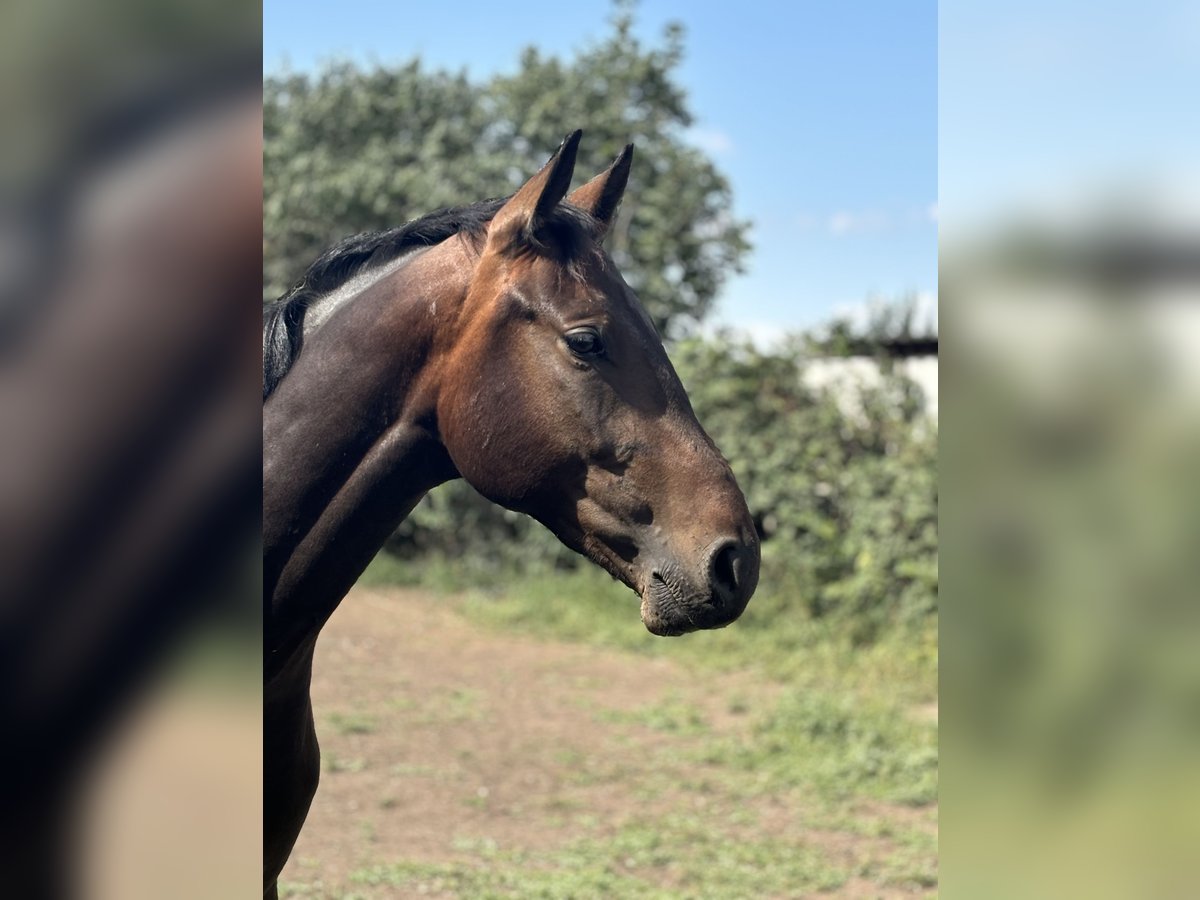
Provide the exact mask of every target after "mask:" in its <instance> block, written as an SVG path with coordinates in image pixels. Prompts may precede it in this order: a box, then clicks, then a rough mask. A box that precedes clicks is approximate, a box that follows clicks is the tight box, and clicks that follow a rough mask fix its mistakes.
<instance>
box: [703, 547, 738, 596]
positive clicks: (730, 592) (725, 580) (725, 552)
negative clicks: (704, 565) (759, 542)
mask: <svg viewBox="0 0 1200 900" xmlns="http://www.w3.org/2000/svg"><path fill="white" fill-rule="evenodd" d="M737 561H738V545H737V543H736V542H734V541H728V542H726V543H725V544H723V545H721V546H720V547H718V548H717V550H716V552H715V553H713V555H712V560H711V562H709V569H710V574H711V577H712V584H713V587H714V588H715V589H716V593H717V594H718V596H720V598H721V599H722V600H730V599H732V598H733V597H736V596H737V593H738V576H737V565H736V564H737Z"/></svg>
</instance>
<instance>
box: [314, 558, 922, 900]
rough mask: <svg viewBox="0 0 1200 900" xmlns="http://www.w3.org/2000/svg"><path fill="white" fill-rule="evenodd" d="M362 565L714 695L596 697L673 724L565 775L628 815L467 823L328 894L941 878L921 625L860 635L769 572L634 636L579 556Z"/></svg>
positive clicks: (719, 887) (618, 732) (497, 622)
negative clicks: (736, 597) (487, 570)
mask: <svg viewBox="0 0 1200 900" xmlns="http://www.w3.org/2000/svg"><path fill="white" fill-rule="evenodd" d="M494 578H495V576H493V579H494ZM364 581H365V582H366V583H368V584H373V585H376V586H384V585H389V584H390V585H396V584H403V585H410V586H419V587H422V588H425V589H432V590H435V591H438V592H440V593H443V594H445V595H446V596H445V597H443V599H442V602H447V603H450V604H452V605H453V607H454V608H455V609H456V610H457V611H458V612H460V613H461V614H463V615H464V616H466V617H467V618H468V619H470V620H471V621H473V622H475V623H478V624H481V625H484V626H486V627H489V628H495V629H500V630H506V631H514V632H518V633H521V634H525V635H537V636H541V637H544V638H546V639H552V640H566V641H576V642H582V643H587V644H591V645H599V646H603V647H609V648H613V649H616V650H619V651H623V652H631V653H635V654H638V655H642V656H647V657H653V658H664V659H669V660H671V661H672V662H673V663H675V664H678V665H679V666H681V667H683V668H684V669H685V670H688V671H691V672H694V673H695V676H696V682H697V684H701V685H709V686H710V688H709V689H708V690H711V691H715V695H714V696H712V698H711V702H709V703H707V705H705V706H703V708H702V706H701V704H700V703H699V700H700V699H707V696H706V695H705V694H700V695H699V696H698V697H697V696H695V695H692V694H685V693H678V692H677V693H671V694H669V695H668V696H667V697H666V698H665V699H660V700H659V701H657V702H655V703H648V704H646V705H645V706H643V707H639V708H636V709H633V710H628V709H626V710H615V709H599V710H597V711H596V712H595V715H596V717H597V719H598V720H599V721H602V722H606V723H611V725H612V726H613V728H614V738H613V739H614V740H638V738H637V735H638V733H639V730H641V732H642V733H644V730H645V729H649V730H651V731H653V732H658V733H660V734H664V735H669V736H670V740H668V741H666V742H663V741H659V742H658V743H656V744H653V745H652V746H649V747H648V749H647V750H646V753H647V754H648V755H647V757H646V759H645V764H644V768H643V769H640V770H638V771H629V770H622V771H618V770H617V769H614V768H612V767H611V766H607V765H606V763H605V760H604V759H603V757H600V756H598V757H597V758H595V759H592V758H589V759H588V760H586V761H584V760H580V761H579V762H580V764H579V767H578V775H577V778H576V781H578V782H579V783H580V784H583V785H590V784H611V785H613V788H614V789H618V790H620V791H622V792H624V793H625V794H626V795H627V796H629V797H630V798H633V799H634V800H635V802H636V803H637V804H638V805H639V808H644V809H645V810H646V814H645V816H644V817H642V818H639V819H638V820H637V821H630V822H624V823H617V824H616V825H615V826H614V824H613V823H612V822H609V823H608V824H607V825H604V824H601V822H600V821H599V820H597V819H595V818H594V817H589V815H588V812H589V811H588V810H586V809H582V810H576V811H574V812H575V813H576V816H575V819H576V820H575V821H574V824H573V825H572V826H571V830H572V833H574V834H584V835H586V838H580V839H577V840H572V841H571V842H569V843H568V844H566V845H565V846H563V847H559V848H558V849H555V850H553V851H550V850H548V851H546V852H541V853H532V852H528V851H517V850H513V849H511V848H504V847H498V846H496V844H495V842H494V841H490V840H489V839H488V838H469V839H463V841H462V842H461V843H460V845H459V846H458V847H457V849H459V850H460V851H462V850H464V848H465V850H466V851H467V852H469V853H470V856H471V857H472V858H470V859H468V860H466V861H459V862H453V863H445V864H439V865H430V864H425V863H418V862H414V861H411V860H384V861H379V862H378V863H377V864H375V865H370V866H366V867H363V868H361V869H359V870H358V871H356V872H355V874H354V876H353V878H352V882H353V884H352V885H351V886H350V888H351V890H352V893H349V894H337V895H330V896H342V897H353V896H356V894H355V893H353V891H359V890H361V891H362V895H363V896H366V897H379V896H389V895H390V892H392V891H396V892H402V893H404V894H405V895H408V894H421V893H429V894H432V895H434V896H457V897H473V898H474V897H479V898H500V897H534V898H539V897H541V898H557V897H564V898H565V897H576V898H589V897H631V898H666V897H682V896H686V897H697V898H706V897H713V898H717V897H758V896H796V895H810V894H817V893H822V892H836V891H837V890H839V889H840V888H841V887H842V886H843V885H845V884H846V883H847V882H848V881H850V880H851V879H860V880H865V881H866V882H868V883H870V884H873V885H876V886H878V887H880V888H887V889H897V888H899V889H904V890H911V891H915V892H918V893H928V892H930V891H932V890H936V885H937V837H936V825H935V822H936V810H935V809H934V808H933V807H932V804H934V803H936V799H937V786H938V756H937V724H936V720H935V718H934V717H933V716H932V715H931V714H930V706H931V704H933V703H935V702H936V699H937V634H936V622H935V621H932V620H931V621H929V622H927V623H925V624H924V625H922V626H918V627H911V626H908V627H903V628H901V627H899V626H897V627H896V628H895V629H893V630H892V631H890V632H885V633H884V634H883V636H882V638H881V639H879V640H877V641H875V642H874V643H869V644H863V643H862V642H861V640H860V639H859V637H858V632H856V630H855V628H854V627H853V623H847V622H837V621H826V620H821V619H814V618H812V617H811V615H810V614H809V612H808V611H807V606H806V605H805V604H804V603H803V602H802V598H800V597H798V596H794V595H792V594H791V593H790V592H789V590H788V589H787V588H786V587H780V586H778V585H783V584H786V580H785V579H773V577H772V573H771V572H770V571H769V570H765V571H764V574H763V577H762V579H761V581H760V590H759V593H758V594H757V595H756V596H755V598H754V600H753V601H752V602H751V604H750V607H749V608H748V610H747V612H746V614H745V615H744V616H743V617H742V618H741V619H740V620H739V621H738V622H737V623H735V624H734V625H732V626H731V627H729V628H726V629H721V630H719V631H714V632H702V633H698V634H693V635H688V636H686V637H683V638H675V639H663V638H656V637H654V636H652V635H650V634H648V633H647V632H646V631H645V628H644V627H643V626H642V624H641V622H640V619H639V616H638V601H637V598H636V597H635V596H634V595H633V594H632V593H631V592H629V591H628V589H626V588H625V587H624V586H622V585H620V584H617V583H615V582H613V581H611V580H610V579H608V578H607V576H604V575H603V574H602V573H600V572H598V571H594V570H592V569H590V568H584V569H580V570H576V571H568V572H555V573H548V574H544V575H541V576H539V577H529V576H524V577H518V576H507V577H505V578H503V579H502V580H500V581H498V582H497V581H495V580H494V581H493V582H492V583H491V584H489V585H488V586H486V587H481V586H480V584H479V582H478V580H477V578H476V577H475V576H474V575H472V574H470V573H466V574H464V572H463V571H462V570H456V569H455V568H454V567H453V566H451V565H448V564H446V563H445V562H444V561H443V562H438V561H436V560H434V561H432V562H431V563H428V564H426V563H421V564H420V566H414V565H407V564H403V563H399V562H397V561H396V560H394V559H391V558H387V557H384V558H381V559H380V560H377V561H376V563H374V564H373V565H372V567H371V569H370V570H369V571H368V575H367V576H366V577H365V578H364ZM727 682H728V683H727ZM443 699H444V700H446V702H445V703H441V704H439V709H441V708H442V707H444V710H443V712H444V713H445V714H446V715H448V716H450V717H451V718H454V717H459V718H462V717H470V716H472V715H474V714H475V711H476V706H477V704H476V703H475V698H473V697H472V696H470V695H469V693H466V692H464V694H463V696H459V697H449V698H443ZM719 716H723V717H724V722H723V724H721V725H720V727H718V723H716V722H715V721H714V720H715V718H716V717H719ZM353 724H354V723H353V721H351V720H347V721H345V722H343V724H342V727H343V728H352V727H353ZM585 762H586V764H584V763H585ZM352 765H353V762H352V761H350V762H349V763H347V762H343V763H341V764H340V767H342V768H351V767H352ZM610 769H611V770H610ZM471 802H476V801H471ZM477 802H484V801H482V800H481V801H477ZM697 803H700V804H701V805H700V806H695V804H697ZM766 809H786V810H789V811H790V812H789V815H791V816H792V817H793V819H792V821H793V824H792V826H791V827H790V828H789V829H786V830H784V831H783V832H780V831H778V830H777V829H776V827H775V826H774V825H772V824H771V822H770V821H768V820H765V819H763V816H764V812H763V811H764V810H766ZM653 810H657V813H655V812H653ZM664 810H667V811H670V814H667V815H664V814H663V812H664ZM571 814H572V810H564V815H571ZM822 835H824V836H825V837H824V840H825V841H826V843H824V844H823V843H822V840H823V838H822V837H821V836H822ZM472 841H474V843H472ZM303 889H304V886H302V885H301V886H297V893H295V894H294V896H306V895H305V894H304V893H303V892H302V890H303Z"/></svg>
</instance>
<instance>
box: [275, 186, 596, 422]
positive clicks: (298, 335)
mask: <svg viewBox="0 0 1200 900" xmlns="http://www.w3.org/2000/svg"><path fill="white" fill-rule="evenodd" d="M507 199H508V198H500V199H495V200H481V201H480V202H478V203H473V204H471V205H470V206H457V207H451V208H449V209H439V210H435V211H434V212H431V213H429V214H428V215H426V216H422V217H421V218H419V219H414V220H413V221H411V222H408V223H406V224H404V225H401V226H400V227H399V228H389V229H388V230H386V231H369V232H365V233H363V234H356V235H354V236H353V237H348V238H346V239H344V240H342V241H340V242H339V243H337V244H335V245H334V246H332V247H330V248H329V249H328V250H326V251H325V252H324V253H322V254H321V255H320V256H319V257H318V258H317V261H316V262H314V263H313V264H312V265H311V266H309V267H308V271H306V272H305V273H304V277H303V278H301V279H300V280H299V281H298V282H296V284H295V285H293V286H292V288H291V289H290V290H288V292H287V293H286V294H284V295H283V296H282V297H280V298H279V299H278V300H276V301H274V302H273V303H269V304H267V305H265V306H264V307H263V400H264V401H266V399H267V398H268V397H269V396H270V395H271V392H272V391H274V390H275V387H276V386H277V385H278V384H279V382H280V381H282V380H283V376H284V375H286V374H287V373H288V370H289V369H291V367H292V364H293V363H295V361H296V357H298V356H299V355H300V350H301V347H302V345H303V342H304V314H305V312H306V311H307V310H308V307H309V305H310V304H312V303H313V301H315V300H319V299H320V298H321V297H324V296H325V295H327V294H329V293H330V292H332V291H334V290H336V289H337V288H338V287H340V286H341V285H343V284H345V283H346V282H347V281H348V280H350V279H351V278H353V277H354V276H355V275H358V274H359V273H361V272H364V271H367V270H368V269H372V268H375V267H376V266H380V265H383V264H385V263H388V262H391V261H392V260H394V259H396V258H397V257H399V256H401V255H403V254H404V253H407V252H408V251H410V250H412V249H414V248H417V247H431V246H433V245H434V244H440V243H441V242H442V241H444V240H446V239H447V238H450V237H453V236H454V235H456V234H461V235H464V236H465V237H467V238H469V239H470V240H472V241H478V240H480V239H481V238H482V237H483V235H484V234H485V233H486V231H487V224H488V223H489V222H490V221H491V220H492V218H493V217H494V216H495V215H496V213H497V212H498V211H499V210H500V207H501V206H503V205H504V204H505V202H506V201H507ZM550 224H551V225H552V226H554V230H555V233H556V234H555V237H556V239H557V241H556V242H558V243H560V244H562V245H565V246H570V245H574V246H578V245H579V241H578V238H579V237H580V236H582V235H584V234H592V233H594V231H595V220H594V219H592V218H591V216H589V215H588V214H587V213H585V212H583V211H582V210H578V209H576V208H574V207H572V206H569V205H566V204H560V205H559V206H558V207H557V208H556V209H555V212H554V216H553V219H552V221H551V223H550Z"/></svg>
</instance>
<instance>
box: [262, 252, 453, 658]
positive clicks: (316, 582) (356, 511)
mask: <svg viewBox="0 0 1200 900" xmlns="http://www.w3.org/2000/svg"><path fill="white" fill-rule="evenodd" d="M471 264H472V260H471V259H470V258H469V253H468V251H467V248H466V247H465V244H463V242H461V241H458V240H455V239H451V240H449V241H446V242H444V243H443V244H439V245H438V246H436V247H434V248H431V249H430V250H428V251H425V252H424V253H421V254H418V255H416V256H415V257H414V258H412V259H411V261H409V262H407V263H406V264H405V265H404V266H403V267H401V268H398V269H395V270H394V271H390V272H389V273H388V274H387V275H386V276H385V277H383V278H382V279H381V280H379V281H377V282H375V283H373V284H371V285H369V286H367V287H366V288H364V289H363V291H362V292H361V293H360V294H359V295H357V296H356V297H355V298H353V299H352V300H350V301H348V302H345V303H344V304H342V305H341V306H340V307H339V308H338V309H337V310H336V311H335V312H333V313H332V314H330V316H329V318H328V320H327V321H326V322H324V323H323V324H322V325H321V326H320V327H319V328H318V329H316V330H315V331H313V332H312V333H311V334H310V335H307V336H306V337H305V343H304V349H303V352H302V353H301V354H300V356H299V357H298V358H297V359H296V361H295V363H294V364H293V366H292V368H291V370H290V371H289V372H288V374H287V376H286V377H285V378H284V379H283V381H281V382H280V384H279V386H278V387H277V388H276V389H275V392H274V393H273V394H272V396H271V398H270V399H269V400H268V401H267V403H266V404H265V405H264V407H263V542H264V547H263V559H264V572H263V587H264V594H265V595H266V597H267V598H268V602H269V606H268V611H267V618H266V623H267V624H266V632H267V633H266V642H267V666H268V677H270V674H271V672H272V671H279V670H280V669H282V667H283V666H284V665H285V664H286V663H287V661H288V659H289V658H290V657H291V656H293V655H294V654H295V653H296V651H297V650H298V649H299V648H300V647H302V646H310V645H311V642H312V640H314V639H315V637H316V634H317V632H318V631H319V630H320V627H321V626H322V625H323V624H324V622H325V621H326V619H328V617H329V615H330V614H331V613H332V612H333V610H334V609H335V608H336V607H337V605H338V603H339V602H340V601H341V599H342V597H343V596H345V594H346V593H347V592H348V591H349V589H350V588H351V587H352V586H353V584H354V582H355V581H356V580H357V578H358V576H359V575H361V574H362V572H363V570H364V569H365V568H366V566H367V564H368V563H369V562H370V561H371V559H372V558H373V557H374V555H375V554H376V553H377V552H378V551H379V549H380V548H381V547H382V546H383V543H384V541H385V540H386V539H387V537H388V536H389V535H390V534H391V533H392V532H393V531H394V530H395V528H396V526H397V525H399V524H400V522H401V521H403V519H404V518H405V516H407V515H408V514H409V512H411V511H412V508H413V507H414V506H415V505H416V504H417V502H418V501H419V500H420V499H421V497H423V496H424V495H425V494H426V493H427V492H428V491H429V490H430V489H431V488H433V487H435V486H436V485H438V484H440V483H442V482H444V481H447V480H449V479H451V478H454V477H456V476H457V474H458V473H457V471H456V470H455V468H454V465H453V463H452V462H451V460H450V457H449V455H448V454H447V453H446V450H445V447H444V446H443V445H442V443H441V440H440V438H439V436H438V429H437V421H436V403H437V395H438V391H439V389H440V376H439V374H438V366H437V365H436V360H437V359H438V356H439V354H438V348H439V347H440V346H441V345H442V343H443V342H444V341H446V340H448V339H449V338H448V336H447V331H448V329H451V328H453V327H455V325H454V323H455V322H456V320H457V319H458V315H457V313H458V310H459V309H461V306H462V303H463V300H464V298H465V295H466V291H467V286H468V284H469V281H470V272H471Z"/></svg>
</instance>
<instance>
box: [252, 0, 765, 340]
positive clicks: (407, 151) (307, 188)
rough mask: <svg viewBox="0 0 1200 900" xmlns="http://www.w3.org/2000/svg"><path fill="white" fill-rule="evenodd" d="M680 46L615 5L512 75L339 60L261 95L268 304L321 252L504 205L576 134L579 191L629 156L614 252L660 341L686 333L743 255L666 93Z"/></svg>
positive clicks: (720, 183) (683, 120) (676, 105)
mask: <svg viewBox="0 0 1200 900" xmlns="http://www.w3.org/2000/svg"><path fill="white" fill-rule="evenodd" d="M682 56H683V32H682V29H681V28H680V26H678V25H673V26H669V27H668V28H667V29H666V30H665V32H664V34H663V37H662V44H661V46H655V47H645V46H643V45H642V43H641V42H640V41H639V40H638V39H637V37H636V36H635V35H634V33H633V15H632V12H631V10H630V7H629V6H628V5H627V4H625V5H620V6H618V7H617V12H616V15H615V16H614V18H613V20H612V23H611V30H610V31H609V33H608V34H607V35H606V36H605V37H604V38H603V39H601V40H600V41H599V42H597V43H595V44H594V45H593V46H590V47H588V48H585V49H584V50H583V51H582V52H580V53H579V54H577V55H576V56H574V57H572V58H570V59H561V58H558V57H552V56H544V55H542V54H541V53H539V51H538V50H536V49H535V48H532V47H531V48H528V49H526V50H525V51H524V52H523V53H522V54H521V57H520V62H519V65H518V68H517V70H516V72H515V73H514V74H511V75H499V76H496V77H494V78H492V79H491V80H489V81H487V82H484V83H475V82H472V81H471V80H470V79H468V78H467V76H466V75H465V74H463V73H459V74H452V73H448V72H440V71H438V72H429V71H426V70H425V69H424V68H423V67H422V65H421V64H420V62H419V61H418V60H413V61H412V62H409V63H407V64H404V65H400V66H395V67H383V66H375V67H371V68H364V67H360V66H359V65H357V64H355V63H351V62H339V63H335V64H332V65H330V66H328V67H326V68H325V69H324V70H323V71H321V72H320V73H318V74H316V75H312V76H310V75H307V74H298V73H284V74H280V75H276V76H272V77H269V78H267V79H266V81H265V84H264V111H263V132H264V163H263V176H264V184H263V233H264V247H263V258H264V260H265V263H264V266H263V293H264V295H265V297H266V298H268V299H270V298H274V297H276V296H278V295H280V294H281V293H283V291H284V290H285V289H286V288H287V287H288V286H289V285H290V284H291V283H292V282H293V281H294V280H295V279H296V278H298V277H299V276H300V274H301V273H302V272H303V271H304V269H305V268H306V267H307V265H308V264H309V263H310V262H311V261H312V260H313V259H315V258H316V256H317V255H318V254H319V253H320V252H321V251H322V250H323V249H324V248H325V247H327V246H329V245H330V244H332V243H334V242H335V241H337V240H339V239H340V238H343V237H345V236H347V235H349V234H353V233H356V232H361V231H369V230H374V229H380V228H388V227H392V226H395V225H398V224H401V223H403V222H405V221H408V220H409V219H412V218H415V217H417V216H420V215H423V214H424V213H427V212H429V211H431V210H433V209H437V208H439V207H444V206H454V205H461V204H464V203H471V202H474V201H476V200H482V199H484V198H488V197H497V196H504V195H506V194H508V193H511V192H512V191H513V190H515V189H516V188H517V187H519V186H520V184H521V183H522V181H524V179H526V178H528V177H529V176H530V175H531V174H532V173H533V172H535V171H536V170H537V169H538V167H540V166H541V165H542V163H544V162H545V161H546V159H547V157H548V156H549V155H550V153H551V152H552V151H553V150H554V148H555V147H557V146H558V143H559V142H560V141H561V140H562V138H563V136H564V135H565V134H566V133H567V132H569V131H571V130H573V129H575V128H583V129H584V131H585V138H584V142H583V145H582V147H581V151H580V156H579V161H578V164H577V167H576V173H577V174H576V183H577V184H579V183H582V182H583V181H585V180H586V179H587V178H590V177H591V176H592V175H593V174H595V173H596V172H598V171H600V170H601V169H602V168H604V167H605V166H607V165H608V164H609V163H611V162H612V160H613V159H614V158H615V157H616V155H617V153H618V152H619V151H620V149H621V147H623V146H624V145H625V144H626V143H628V142H630V141H632V142H634V143H635V144H636V147H637V149H636V155H635V159H634V169H633V172H632V174H631V177H630V190H629V192H628V194H627V195H626V198H625V202H624V204H623V205H622V209H621V212H620V216H619V218H618V221H617V222H616V224H615V226H614V228H613V230H612V233H611V235H610V237H609V239H608V246H609V250H610V252H611V253H612V255H613V257H614V259H615V260H616V262H617V265H618V267H619V268H620V269H621V271H622V273H623V274H624V275H625V278H626V279H627V280H628V281H629V283H630V285H631V286H632V287H633V288H634V290H636V291H637V292H638V295H639V296H640V297H641V299H642V302H643V303H644V304H645V305H646V308H647V310H649V312H650V314H651V316H652V317H653V318H654V320H655V323H656V324H657V325H658V327H659V329H660V330H661V331H662V332H663V333H664V334H665V335H668V336H678V335H683V334H686V333H688V332H689V331H690V330H692V329H693V328H694V326H695V325H696V324H698V323H699V322H700V321H701V320H702V319H703V318H704V316H705V315H706V314H707V313H708V312H709V310H710V309H711V307H712V304H713V302H714V300H715V298H716V296H717V293H718V291H719V289H720V287H721V285H722V283H723V282H724V280H725V279H726V278H727V277H728V276H729V275H730V274H731V273H732V272H734V271H736V270H737V269H738V268H739V266H740V265H741V263H742V260H743V259H744V257H745V254H746V252H747V250H748V249H749V245H748V243H747V240H746V232H747V229H748V226H747V224H746V223H744V222H740V221H738V220H737V219H736V218H735V217H734V215H733V211H732V198H731V193H730V189H729V185H728V182H727V181H726V180H725V178H724V177H723V176H722V175H721V174H720V172H719V171H717V169H716V167H715V166H714V165H713V163H712V162H711V161H710V160H709V159H707V158H706V157H705V156H704V154H703V153H702V152H700V151H699V150H697V149H695V148H694V147H692V146H690V145H689V144H688V143H687V142H686V140H685V137H684V135H685V129H686V128H687V127H688V126H689V125H690V124H691V122H692V117H691V113H690V112H689V111H688V108H687V98H686V96H685V94H684V92H683V90H682V88H681V87H680V86H679V85H678V83H677V81H676V80H675V70H676V69H677V68H678V66H679V63H680V61H681V60H682Z"/></svg>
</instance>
